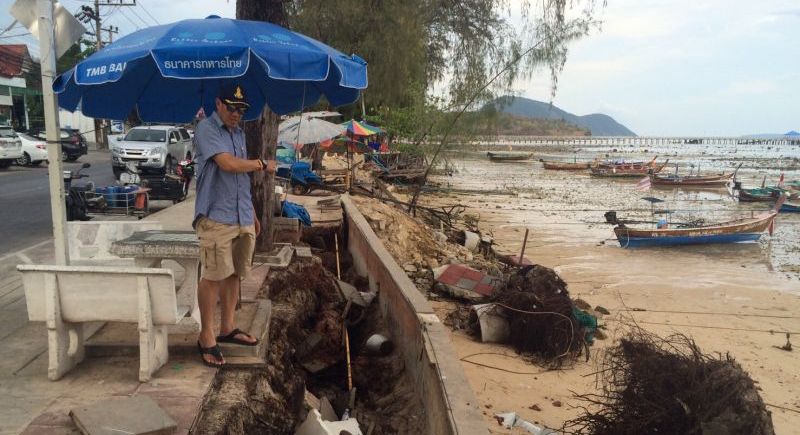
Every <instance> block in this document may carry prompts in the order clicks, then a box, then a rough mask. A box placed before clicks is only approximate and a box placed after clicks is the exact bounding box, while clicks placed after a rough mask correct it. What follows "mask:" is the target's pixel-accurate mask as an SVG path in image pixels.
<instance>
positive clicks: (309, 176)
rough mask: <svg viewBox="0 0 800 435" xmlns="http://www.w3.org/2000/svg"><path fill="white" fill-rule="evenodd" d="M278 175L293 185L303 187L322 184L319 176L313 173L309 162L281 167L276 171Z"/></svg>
mask: <svg viewBox="0 0 800 435" xmlns="http://www.w3.org/2000/svg"><path fill="white" fill-rule="evenodd" d="M276 175H277V176H279V177H282V178H288V179H289V180H291V184H292V185H296V184H300V185H303V186H308V185H313V184H322V179H321V178H319V175H317V174H315V173H313V172H312V171H311V165H310V164H308V163H307V162H295V163H293V164H292V165H291V166H290V167H286V166H281V167H279V168H278V170H277V171H276Z"/></svg>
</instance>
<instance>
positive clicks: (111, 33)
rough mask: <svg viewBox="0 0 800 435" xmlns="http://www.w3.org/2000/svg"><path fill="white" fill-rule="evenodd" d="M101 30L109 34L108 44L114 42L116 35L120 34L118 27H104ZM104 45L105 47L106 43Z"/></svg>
mask: <svg viewBox="0 0 800 435" xmlns="http://www.w3.org/2000/svg"><path fill="white" fill-rule="evenodd" d="M101 30H105V31H106V32H108V44H111V43H112V42H114V34H115V33H119V27H117V26H108V27H103V28H102V29H101ZM103 44H104V45H105V43H103Z"/></svg>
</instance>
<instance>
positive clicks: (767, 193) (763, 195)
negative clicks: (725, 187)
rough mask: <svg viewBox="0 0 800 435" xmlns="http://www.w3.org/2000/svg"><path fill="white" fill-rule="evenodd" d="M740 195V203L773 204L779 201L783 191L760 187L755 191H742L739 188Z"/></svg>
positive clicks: (775, 188)
mask: <svg viewBox="0 0 800 435" xmlns="http://www.w3.org/2000/svg"><path fill="white" fill-rule="evenodd" d="M736 190H738V192H739V193H738V195H737V197H738V198H739V201H740V202H772V201H775V200H776V199H778V198H779V197H780V196H781V194H782V193H783V190H782V189H779V188H777V187H760V188H755V189H742V188H738V189H736Z"/></svg>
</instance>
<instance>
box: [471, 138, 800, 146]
mask: <svg viewBox="0 0 800 435" xmlns="http://www.w3.org/2000/svg"><path fill="white" fill-rule="evenodd" d="M472 142H473V143H480V144H486V145H609V146H614V145H618V146H626V145H633V146H653V145H677V144H696V145H800V137H791V136H786V137H781V138H772V139H751V138H742V137H717V136H704V137H703V136H673V137H661V136H581V137H575V136H571V137H570V136H564V137H557V136H492V137H486V138H482V139H476V140H473V141H472Z"/></svg>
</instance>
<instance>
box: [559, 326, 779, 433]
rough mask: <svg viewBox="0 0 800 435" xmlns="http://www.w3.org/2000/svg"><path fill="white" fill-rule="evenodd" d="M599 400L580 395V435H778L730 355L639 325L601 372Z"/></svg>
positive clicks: (572, 424) (575, 428) (573, 428)
mask: <svg viewBox="0 0 800 435" xmlns="http://www.w3.org/2000/svg"><path fill="white" fill-rule="evenodd" d="M597 377H598V382H599V383H600V385H601V386H602V387H601V390H600V392H599V393H593V394H586V395H578V396H577V398H578V399H579V400H582V401H584V402H585V403H587V404H588V407H581V408H582V409H584V413H583V415H580V416H579V417H577V418H576V419H573V420H570V421H568V422H566V423H565V426H564V427H565V429H569V433H574V434H607V433H664V434H667V433H670V434H690V433H695V434H740V433H741V434H745V433H746V434H748V435H751V434H752V435H772V434H774V433H775V430H774V428H773V426H772V417H771V414H770V412H769V411H768V410H767V408H766V404H765V403H764V401H763V400H762V399H761V397H760V396H759V393H758V389H757V387H756V385H755V383H754V381H753V380H752V379H751V378H750V376H749V375H748V374H747V372H745V371H744V370H743V369H742V367H741V366H740V365H739V364H738V363H737V362H736V361H735V360H734V359H733V358H732V357H731V356H730V355H729V354H725V355H721V354H704V353H703V352H702V350H701V349H700V348H699V347H698V346H697V344H696V343H695V342H694V341H693V340H692V339H691V338H689V337H687V336H685V335H683V334H674V335H670V336H668V337H666V338H662V337H659V336H656V335H655V334H652V333H650V332H647V331H645V330H642V329H640V328H638V327H636V326H631V330H630V331H629V332H628V333H627V334H626V335H625V336H624V337H623V338H622V339H621V340H620V342H619V344H618V345H617V346H614V347H612V348H610V349H608V350H607V351H606V353H605V357H604V358H603V360H602V362H601V366H600V367H599V370H597Z"/></svg>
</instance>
